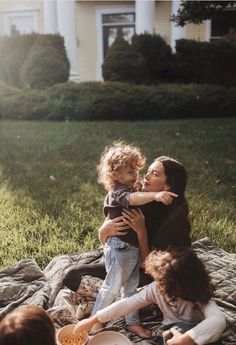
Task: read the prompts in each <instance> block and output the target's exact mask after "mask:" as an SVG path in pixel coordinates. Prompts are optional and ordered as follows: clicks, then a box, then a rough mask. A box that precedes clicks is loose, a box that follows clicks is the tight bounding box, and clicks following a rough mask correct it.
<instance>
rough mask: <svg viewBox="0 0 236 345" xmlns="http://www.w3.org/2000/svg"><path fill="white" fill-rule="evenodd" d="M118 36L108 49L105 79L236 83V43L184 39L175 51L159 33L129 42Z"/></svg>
mask: <svg viewBox="0 0 236 345" xmlns="http://www.w3.org/2000/svg"><path fill="white" fill-rule="evenodd" d="M118 40H120V38H117V39H116V41H115V43H113V45H112V46H111V47H110V48H109V49H108V52H107V57H106V59H105V61H104V64H103V72H106V71H108V72H109V73H103V76H104V80H110V81H123V82H134V83H137V84H157V83H160V82H168V83H170V82H173V83H191V84H192V83H197V84H211V85H224V86H228V87H234V86H236V63H235V61H236V44H232V43H229V42H225V41H217V42H198V41H194V40H187V39H181V40H177V41H176V53H175V54H174V53H172V51H171V48H170V46H169V45H168V44H167V43H166V42H165V41H164V39H163V38H162V37H161V36H159V35H156V34H153V35H151V34H147V33H145V34H140V35H137V34H136V35H134V36H133V38H132V44H131V45H130V44H128V43H127V42H126V46H124V43H123V46H122V45H121V44H118V43H119V42H118ZM135 51H136V54H135ZM137 54H138V55H137ZM117 71H118V73H117Z"/></svg>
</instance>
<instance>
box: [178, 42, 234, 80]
mask: <svg viewBox="0 0 236 345" xmlns="http://www.w3.org/2000/svg"><path fill="white" fill-rule="evenodd" d="M175 61H176V63H175V67H176V71H177V72H176V78H175V79H176V81H180V82H187V83H200V84H214V85H225V86H236V65H235V61H236V45H235V44H230V43H227V42H224V41H217V42H211V43H209V42H197V41H194V40H185V39H181V40H177V42H176V60H175Z"/></svg>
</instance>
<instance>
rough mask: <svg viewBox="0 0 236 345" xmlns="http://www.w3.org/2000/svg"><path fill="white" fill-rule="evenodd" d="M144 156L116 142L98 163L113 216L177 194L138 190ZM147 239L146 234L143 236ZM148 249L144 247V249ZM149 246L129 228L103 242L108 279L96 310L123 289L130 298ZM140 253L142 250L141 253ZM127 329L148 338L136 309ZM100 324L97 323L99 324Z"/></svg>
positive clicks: (106, 208)
mask: <svg viewBox="0 0 236 345" xmlns="http://www.w3.org/2000/svg"><path fill="white" fill-rule="evenodd" d="M145 161H146V160H145V157H144V156H143V154H142V153H141V152H140V149H139V148H138V147H135V146H133V145H127V144H126V143H125V142H123V141H116V142H114V143H113V144H112V145H111V146H107V147H105V149H104V151H103V152H102V155H101V158H100V163H99V165H98V175H99V178H98V182H99V183H101V184H103V185H104V186H105V188H106V190H107V191H108V194H107V196H106V198H105V201H104V214H105V216H106V217H108V218H110V219H113V218H116V217H119V216H120V217H121V216H122V211H123V209H124V208H130V207H134V206H137V205H143V204H146V203H149V202H151V201H159V202H163V203H164V204H166V205H167V204H170V203H171V202H172V199H173V198H174V197H177V194H175V193H172V192H170V191H162V192H137V191H136V190H135V185H136V183H137V182H138V178H139V170H140V169H141V168H142V167H143V166H144V164H145ZM144 237H145V238H146V241H147V235H146V236H144ZM144 248H145V249H144ZM146 248H148V246H147V245H146V244H145V245H144V241H143V239H142V241H139V239H138V236H137V233H136V232H135V231H134V230H133V229H131V228H128V229H127V233H126V235H122V236H110V237H109V238H108V240H107V242H106V243H105V245H104V255H105V266H106V273H107V275H106V278H105V280H104V282H103V284H102V287H101V290H100V292H99V294H98V296H97V299H96V302H95V305H94V308H93V312H92V314H95V313H96V312H97V311H98V310H100V309H102V308H104V307H106V306H107V305H110V304H111V303H112V302H113V301H114V300H115V298H116V297H117V295H118V293H119V292H120V290H121V288H123V292H122V297H129V296H131V295H133V294H134V293H135V292H136V288H137V286H138V282H139V257H141V262H144V259H145V257H146V256H147V254H148V253H147V252H146ZM139 252H140V253H139ZM126 323H127V325H128V329H129V331H131V332H134V333H136V334H138V335H140V336H142V337H149V332H147V330H146V329H145V328H143V327H142V326H141V324H140V321H139V316H138V313H137V312H134V313H130V314H129V315H127V317H126ZM100 326H101V325H100V324H99V323H98V324H97V325H96V327H94V328H99V327H100Z"/></svg>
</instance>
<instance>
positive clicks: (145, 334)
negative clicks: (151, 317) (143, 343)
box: [127, 324, 151, 339]
mask: <svg viewBox="0 0 236 345" xmlns="http://www.w3.org/2000/svg"><path fill="white" fill-rule="evenodd" d="M127 330H128V331H129V332H131V333H134V334H137V335H138V336H139V337H141V338H146V339H148V338H150V337H151V332H150V331H149V330H148V329H146V328H145V327H143V326H142V325H140V324H138V325H127Z"/></svg>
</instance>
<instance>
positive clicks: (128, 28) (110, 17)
mask: <svg viewBox="0 0 236 345" xmlns="http://www.w3.org/2000/svg"><path fill="white" fill-rule="evenodd" d="M102 30H103V54H104V57H105V55H106V53H107V50H108V48H109V47H110V46H111V45H112V44H113V43H114V41H115V39H116V38H117V37H123V38H124V39H125V40H126V41H127V42H129V43H131V38H132V36H133V35H134V33H135V14H134V13H115V14H112V13H111V14H110V13H109V14H103V15H102Z"/></svg>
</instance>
